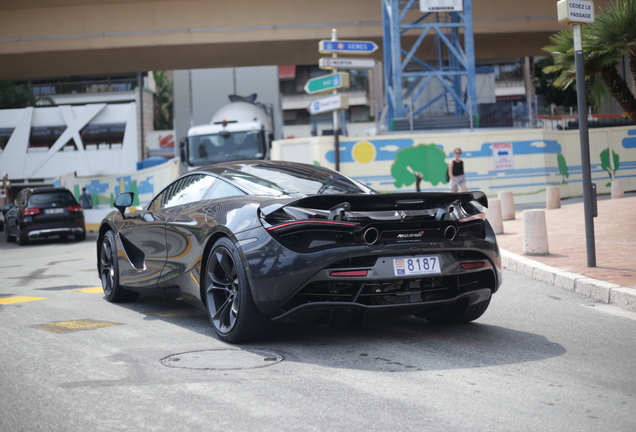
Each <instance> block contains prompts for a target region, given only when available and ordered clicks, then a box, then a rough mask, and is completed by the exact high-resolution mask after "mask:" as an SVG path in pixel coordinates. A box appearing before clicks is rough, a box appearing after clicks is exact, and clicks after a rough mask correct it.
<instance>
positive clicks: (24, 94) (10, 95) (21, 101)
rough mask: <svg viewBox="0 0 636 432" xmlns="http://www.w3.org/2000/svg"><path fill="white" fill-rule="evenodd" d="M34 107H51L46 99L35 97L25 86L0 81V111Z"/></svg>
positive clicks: (49, 101) (51, 101)
mask: <svg viewBox="0 0 636 432" xmlns="http://www.w3.org/2000/svg"><path fill="white" fill-rule="evenodd" d="M36 105H53V100H51V98H48V97H36V96H34V95H33V92H32V91H31V89H30V88H29V87H27V86H25V85H20V86H19V85H16V84H15V83H13V82H12V81H0V109H13V108H26V107H29V106H36Z"/></svg>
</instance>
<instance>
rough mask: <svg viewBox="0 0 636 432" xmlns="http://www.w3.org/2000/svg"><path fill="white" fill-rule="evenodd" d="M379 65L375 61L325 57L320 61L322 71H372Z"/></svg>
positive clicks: (319, 65)
mask: <svg viewBox="0 0 636 432" xmlns="http://www.w3.org/2000/svg"><path fill="white" fill-rule="evenodd" d="M377 64H378V63H377V62H376V61H375V60H374V59H353V58H340V57H337V58H333V57H323V58H321V59H320V60H318V67H320V69H372V68H374V67H375V66H376V65H377Z"/></svg>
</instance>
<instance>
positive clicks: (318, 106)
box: [307, 94, 349, 115]
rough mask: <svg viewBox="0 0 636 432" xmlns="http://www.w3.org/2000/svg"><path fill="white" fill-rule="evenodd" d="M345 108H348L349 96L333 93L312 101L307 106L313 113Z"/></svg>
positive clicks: (310, 112)
mask: <svg viewBox="0 0 636 432" xmlns="http://www.w3.org/2000/svg"><path fill="white" fill-rule="evenodd" d="M347 108H349V96H347V95H345V94H335V95H331V96H327V97H325V98H322V99H316V100H314V101H312V102H311V103H310V104H309V106H308V107H307V111H309V114H312V115H314V114H321V113H326V112H329V111H335V110H339V109H347Z"/></svg>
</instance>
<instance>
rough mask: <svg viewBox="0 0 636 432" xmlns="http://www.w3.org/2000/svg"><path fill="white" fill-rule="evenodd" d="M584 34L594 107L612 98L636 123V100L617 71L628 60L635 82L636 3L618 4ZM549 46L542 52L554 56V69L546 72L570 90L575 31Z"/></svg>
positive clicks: (621, 0)
mask: <svg viewBox="0 0 636 432" xmlns="http://www.w3.org/2000/svg"><path fill="white" fill-rule="evenodd" d="M581 33H582V43H583V56H584V63H585V79H586V81H587V83H588V88H589V91H588V99H589V101H590V103H591V105H592V106H594V108H595V109H597V110H600V109H601V107H602V106H603V105H604V104H605V103H606V102H607V100H609V98H610V95H611V97H614V99H616V101H617V102H618V103H619V104H620V106H621V107H622V108H623V109H624V110H625V112H626V113H627V114H628V115H629V116H630V117H631V118H632V119H634V121H636V98H635V97H634V94H633V93H632V91H631V89H630V88H629V85H628V84H627V82H625V80H624V79H623V77H621V76H620V74H619V73H618V71H617V69H616V67H617V66H618V65H619V63H620V62H621V61H622V60H623V58H625V57H626V58H627V59H628V62H629V68H630V71H631V73H632V77H633V78H634V79H635V80H636V0H615V1H614V2H613V3H612V4H611V5H610V6H609V7H608V8H607V9H606V10H605V11H603V12H602V13H600V14H598V15H597V16H596V20H595V22H594V23H593V24H590V25H588V26H585V27H583V28H582V32H581ZM550 42H551V45H549V46H546V47H544V48H543V49H544V50H545V51H548V52H550V53H551V55H552V57H553V58H554V65H552V66H546V67H545V68H544V69H543V70H544V72H546V73H556V78H555V79H554V82H553V85H554V86H555V87H557V88H561V89H565V88H568V87H570V86H572V85H573V84H574V82H575V79H576V68H575V52H574V37H573V30H572V29H571V28H568V29H565V30H562V31H560V32H558V33H556V34H554V35H552V36H551V37H550Z"/></svg>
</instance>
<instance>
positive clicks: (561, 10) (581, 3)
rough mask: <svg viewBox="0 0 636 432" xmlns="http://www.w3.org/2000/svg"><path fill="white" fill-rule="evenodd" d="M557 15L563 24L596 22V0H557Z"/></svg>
mask: <svg viewBox="0 0 636 432" xmlns="http://www.w3.org/2000/svg"><path fill="white" fill-rule="evenodd" d="M557 16H558V19H559V22H560V23H561V24H591V23H593V22H594V2H593V1H585V0H561V1H559V2H557Z"/></svg>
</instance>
